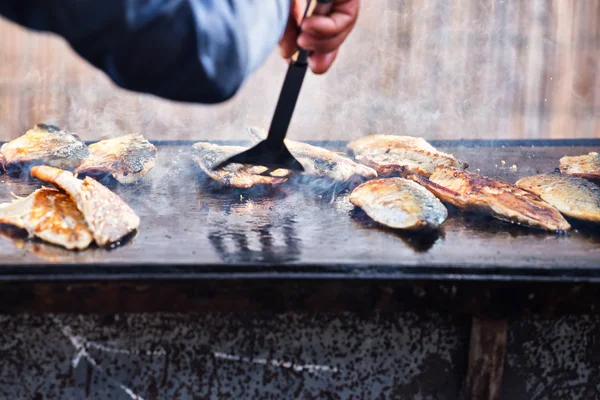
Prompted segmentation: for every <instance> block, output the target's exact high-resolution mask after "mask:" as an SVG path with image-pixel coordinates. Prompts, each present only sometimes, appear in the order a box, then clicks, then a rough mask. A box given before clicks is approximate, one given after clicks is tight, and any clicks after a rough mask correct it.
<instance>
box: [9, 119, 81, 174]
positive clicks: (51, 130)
mask: <svg viewBox="0 0 600 400" xmlns="http://www.w3.org/2000/svg"><path fill="white" fill-rule="evenodd" d="M0 153H1V154H2V158H3V160H2V161H3V165H4V168H5V169H6V167H7V166H10V165H30V164H31V165H39V164H43V165H49V166H52V167H56V168H61V169H67V170H72V169H74V168H75V167H77V166H78V165H79V164H80V163H81V161H83V160H84V159H85V158H86V157H87V156H88V155H89V150H88V148H87V146H86V145H85V143H84V142H83V141H82V140H81V139H80V138H79V137H78V136H77V135H74V134H72V133H69V132H67V131H64V130H62V129H60V128H57V127H55V126H52V125H46V124H38V125H36V126H35V127H33V128H32V129H30V130H28V131H27V132H26V133H25V134H24V135H23V136H20V137H18V138H17V139H14V140H12V141H10V142H8V143H5V144H4V145H2V148H0Z"/></svg>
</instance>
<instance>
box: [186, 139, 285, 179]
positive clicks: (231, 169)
mask: <svg viewBox="0 0 600 400" xmlns="http://www.w3.org/2000/svg"><path fill="white" fill-rule="evenodd" d="M244 150H245V149H244V148H243V147H239V146H219V145H215V144H211V143H206V142H198V143H195V144H194V145H193V146H192V160H193V161H194V162H195V163H196V164H198V166H199V167H200V168H201V169H202V171H204V173H206V175H208V176H209V177H211V178H212V179H214V180H215V181H217V182H219V183H221V184H222V185H225V186H229V187H235V188H242V189H248V188H251V187H252V186H255V185H277V184H279V183H283V182H285V181H286V180H287V179H288V176H289V175H290V171H289V170H287V169H277V170H275V171H272V172H271V173H270V174H269V175H261V174H262V173H265V172H266V171H268V168H267V167H263V166H260V165H243V164H229V165H227V166H226V167H225V168H221V169H219V170H216V171H215V170H213V167H214V166H215V165H217V164H219V163H220V162H222V161H224V160H225V159H227V158H229V157H231V156H233V155H235V154H237V153H241V152H242V151H244Z"/></svg>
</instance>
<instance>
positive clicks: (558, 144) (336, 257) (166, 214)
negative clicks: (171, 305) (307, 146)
mask: <svg viewBox="0 0 600 400" xmlns="http://www.w3.org/2000/svg"><path fill="white" fill-rule="evenodd" d="M432 143H433V144H434V145H438V146H439V147H440V149H441V150H443V151H448V152H451V153H453V154H455V155H456V156H457V157H459V158H461V159H463V160H466V161H468V162H469V163H470V167H469V170H471V171H477V170H478V169H479V170H480V172H481V173H482V174H484V175H488V176H492V177H495V178H500V179H503V180H506V181H509V182H515V181H516V180H517V179H519V178H521V177H523V176H527V175H532V174H535V173H539V172H551V171H553V170H554V169H555V168H556V167H557V166H558V160H559V158H560V157H562V156H564V155H580V154H587V153H588V152H590V151H597V150H598V149H600V140H561V141H503V142H491V141H468V142H449V141H445V142H437V143H436V142H435V141H432ZM191 144H192V142H159V143H157V147H158V151H159V152H158V162H157V165H156V167H155V168H154V169H153V170H152V171H151V172H150V173H149V174H148V175H147V176H146V177H145V178H144V180H143V181H142V182H141V183H139V184H137V185H133V186H125V185H120V184H118V183H115V182H114V181H111V180H109V179H102V180H101V182H103V183H105V184H106V185H107V186H108V187H110V188H111V189H112V190H114V191H115V192H116V193H118V194H119V195H120V196H121V197H122V198H123V199H124V200H125V201H127V202H128V203H129V204H130V205H131V206H132V207H133V209H134V210H135V211H136V212H137V213H138V215H139V216H140V218H141V225H140V229H139V232H137V233H136V234H135V235H134V236H133V237H132V238H130V239H129V240H128V241H127V242H126V243H123V244H122V245H120V246H117V247H115V248H113V249H100V248H91V249H88V250H86V251H81V252H70V251H67V250H63V249H61V248H58V247H55V246H52V245H49V244H45V243H42V242H40V241H38V240H27V239H25V238H23V237H19V236H15V235H14V234H13V233H12V232H10V231H7V230H6V229H2V230H0V232H2V235H3V237H1V238H0V254H1V256H0V280H23V279H26V280H60V279H76V280H106V279H165V278H173V279H180V278H186V279H193V278H222V279H228V278H235V279H239V278H274V279H277V278H328V279H331V278H341V279H344V278H346V279H359V278H371V279H372V278H382V279H385V278H389V279H413V278H419V279H429V278H431V279H451V280H456V279H490V280H507V279H518V280H540V281H546V280H582V281H599V280H600V227H598V226H597V225H596V226H593V225H586V224H575V228H576V230H575V231H573V232H571V233H570V234H568V235H557V234H554V233H546V232H542V231H538V230H533V229H529V228H524V227H519V226H516V225H511V224H507V223H503V222H500V221H496V220H494V219H491V218H484V217H480V216H475V215H469V214H462V213H459V212H458V211H456V210H454V209H450V217H449V219H448V220H447V221H446V223H445V224H444V225H443V230H442V231H441V233H440V234H439V235H435V236H432V235H427V236H413V235H407V234H402V233H398V232H394V231H390V230H386V229H381V228H379V227H378V226H377V225H375V224H374V223H372V222H371V221H370V220H369V219H368V218H367V217H365V216H364V215H363V214H362V213H361V212H357V211H356V210H354V208H353V207H352V206H351V204H350V203H349V202H348V198H347V194H337V195H336V194H334V190H338V189H339V188H334V187H332V185H331V184H330V182H323V181H319V182H304V181H303V182H294V183H291V184H285V185H283V186H279V187H278V188H277V189H274V190H255V189H253V190H250V191H244V190H235V189H220V188H219V187H218V186H217V185H215V184H213V183H212V182H211V181H210V180H208V178H206V177H205V176H204V175H203V174H202V173H201V172H200V171H199V169H198V168H196V167H195V166H194V165H193V164H192V163H191V162H190V161H189V157H188V152H189V150H190V146H191ZM313 144H319V143H313ZM321 144H322V145H324V146H326V147H329V148H332V149H335V150H342V149H343V143H321ZM246 145H248V143H246ZM502 160H504V164H502ZM512 165H516V166H517V170H516V171H514V170H511V168H510V167H511V166H512ZM309 183H310V184H309ZM40 186H41V182H39V181H36V180H33V179H30V178H27V177H23V176H22V177H20V178H18V179H17V178H14V177H9V176H7V175H0V202H5V201H9V200H10V198H11V195H10V193H11V192H13V193H14V194H16V195H19V196H26V195H28V194H30V193H31V192H32V191H33V190H35V189H36V188H38V187H40Z"/></svg>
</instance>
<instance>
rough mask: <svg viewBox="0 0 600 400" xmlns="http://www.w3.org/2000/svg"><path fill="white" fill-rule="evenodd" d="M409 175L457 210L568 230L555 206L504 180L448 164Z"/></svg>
mask: <svg viewBox="0 0 600 400" xmlns="http://www.w3.org/2000/svg"><path fill="white" fill-rule="evenodd" d="M410 177H411V179H413V180H415V181H416V182H418V183H420V184H421V185H423V186H425V187H426V188H427V189H429V190H430V191H431V192H432V193H433V194H435V195H436V196H437V197H438V198H439V199H440V200H442V201H444V202H446V203H449V204H452V205H453V206H455V207H457V208H459V209H461V210H465V211H474V212H479V213H483V214H488V215H492V216H494V217H495V218H497V219H500V220H504V221H509V222H513V223H518V224H521V225H526V226H530V227H534V228H540V229H544V230H549V231H567V230H569V229H571V226H570V225H569V223H568V222H567V221H566V220H565V219H564V217H563V216H562V215H561V213H560V212H559V211H558V210H557V209H556V208H555V207H553V206H551V205H550V204H548V203H546V202H545V201H543V200H542V199H541V198H539V197H538V196H536V195H534V194H532V193H529V192H527V191H526V190H523V189H521V188H519V187H517V186H515V185H511V184H510V183H507V182H503V181H499V180H497V179H493V178H488V177H485V176H481V175H478V174H475V173H472V172H468V171H464V170H459V169H456V168H452V167H436V169H435V170H434V171H433V173H432V174H431V176H430V177H429V179H428V178H425V177H422V176H420V175H411V176H410Z"/></svg>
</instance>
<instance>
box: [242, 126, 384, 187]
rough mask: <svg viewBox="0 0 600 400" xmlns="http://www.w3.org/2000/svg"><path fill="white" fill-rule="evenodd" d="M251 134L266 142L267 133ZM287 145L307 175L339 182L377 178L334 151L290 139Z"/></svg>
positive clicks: (256, 131)
mask: <svg viewBox="0 0 600 400" xmlns="http://www.w3.org/2000/svg"><path fill="white" fill-rule="evenodd" d="M250 134H251V136H252V137H253V138H254V139H255V140H264V139H265V138H266V137H267V132H265V131H264V130H262V129H258V128H250ZM285 145H286V146H287V148H288V149H289V151H290V153H292V155H293V156H294V157H295V158H296V159H297V160H298V162H299V163H300V164H302V166H303V167H304V173H305V174H308V175H313V176H318V177H324V178H328V179H331V180H334V181H338V182H348V181H351V180H355V179H358V180H366V179H373V178H377V172H375V170H374V169H372V168H370V167H367V166H365V165H361V164H357V163H355V162H354V161H352V160H351V159H349V158H347V157H344V156H342V155H340V154H337V153H334V152H333V151H330V150H326V149H323V148H321V147H317V146H312V145H310V144H306V143H302V142H296V141H293V140H289V139H286V140H285Z"/></svg>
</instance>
